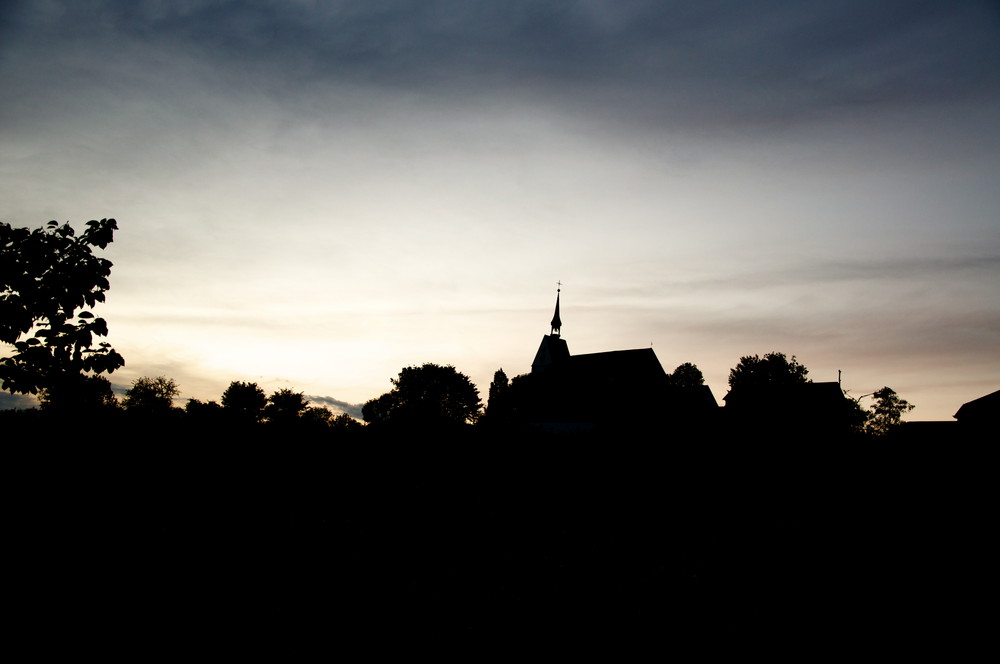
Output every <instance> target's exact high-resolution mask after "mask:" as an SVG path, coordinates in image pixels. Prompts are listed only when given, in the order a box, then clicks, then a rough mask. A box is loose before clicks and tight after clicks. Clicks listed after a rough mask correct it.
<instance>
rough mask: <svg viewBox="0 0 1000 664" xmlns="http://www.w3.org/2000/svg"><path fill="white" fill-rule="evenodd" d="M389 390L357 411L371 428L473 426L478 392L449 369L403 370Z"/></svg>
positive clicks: (460, 374) (466, 380)
mask: <svg viewBox="0 0 1000 664" xmlns="http://www.w3.org/2000/svg"><path fill="white" fill-rule="evenodd" d="M391 382H392V384H393V386H394V387H393V389H392V391H390V392H386V393H385V394H383V395H382V396H380V397H378V398H377V399H372V400H370V401H369V402H368V403H366V404H365V405H364V406H363V407H362V410H361V413H362V416H363V417H364V418H365V421H366V422H369V423H371V424H381V425H385V424H392V425H418V426H449V425H451V426H454V425H461V424H468V423H472V422H475V420H476V418H477V417H478V416H479V410H480V408H481V404H480V402H479V390H478V389H476V386H475V385H474V384H473V383H472V381H471V380H470V379H469V377H468V376H466V375H465V374H463V373H459V372H458V371H456V369H455V367H453V366H450V365H449V366H440V365H437V364H432V363H428V364H424V365H423V366H420V367H406V368H404V369H403V370H402V371H400V372H399V376H398V377H397V378H393V379H392V381H391Z"/></svg>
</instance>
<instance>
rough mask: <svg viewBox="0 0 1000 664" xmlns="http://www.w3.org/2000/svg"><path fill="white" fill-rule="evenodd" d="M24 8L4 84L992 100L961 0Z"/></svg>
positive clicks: (643, 105) (598, 98)
mask: <svg viewBox="0 0 1000 664" xmlns="http://www.w3.org/2000/svg"><path fill="white" fill-rule="evenodd" d="M36 4H37V3H23V4H22V5H21V6H20V11H18V12H14V13H13V16H14V17H15V18H9V19H8V20H7V22H6V23H5V27H4V28H3V29H4V34H3V37H4V39H5V40H6V41H8V42H9V43H14V44H16V48H12V47H11V46H10V45H8V47H7V49H6V50H7V51H8V52H15V53H17V52H27V53H30V58H28V59H25V60H21V61H20V63H19V64H21V65H25V66H28V68H27V71H29V72H31V73H30V74H26V75H25V76H24V77H23V78H21V77H16V76H15V77H16V78H21V84H22V86H32V87H33V88H34V89H35V90H37V89H39V88H42V87H44V86H45V85H47V80H50V79H51V77H52V76H55V75H57V70H58V69H59V68H65V67H70V68H71V69H72V70H75V78H77V79H78V80H79V85H80V87H81V88H83V87H86V86H94V85H95V83H96V84H97V85H98V88H101V87H103V88H105V91H106V92H111V93H125V94H126V95H127V94H129V91H130V89H133V86H140V87H144V85H143V82H142V81H143V80H144V79H146V80H148V81H149V82H151V83H152V84H153V86H154V89H159V90H165V91H172V92H181V91H182V90H183V87H184V86H185V85H188V84H190V83H191V82H194V81H199V80H200V85H202V86H207V89H210V90H217V91H219V90H221V91H225V90H227V89H229V90H235V89H239V90H241V91H243V92H244V93H247V92H250V93H259V94H262V95H264V96H271V97H273V98H275V99H283V98H285V99H301V96H302V94H303V92H304V91H306V90H312V89H315V88H316V87H329V86H333V87H345V86H347V87H350V86H363V87H370V88H386V89H395V90H397V91H410V92H412V93H415V94H419V95H431V96H443V97H446V98H451V99H454V98H456V97H463V96H464V97H469V96H471V97H477V96H482V95H487V96H500V97H508V98H511V97H513V98H516V97H518V96H523V95H524V94H525V93H526V92H527V91H531V93H532V96H534V97H536V98H541V99H550V100H557V103H559V104H560V105H562V106H565V105H566V104H570V105H571V106H573V107H574V108H576V109H577V112H582V113H597V114H599V115H600V116H601V117H602V118H604V119H608V118H609V117H615V116H621V117H631V118H632V120H633V121H642V122H653V123H656V124H660V123H662V122H664V120H667V119H673V120H678V119H682V120H683V121H685V122H688V123H696V124H704V123H709V124H712V125H725V124H728V123H733V122H744V123H745V122H754V123H760V122H770V123H774V122H789V121H801V120H803V119H809V118H811V117H813V116H815V115H816V114H824V113H828V112H829V111H830V110H831V109H839V110H838V112H840V111H842V109H843V108H844V107H858V108H870V107H872V106H885V105H900V104H912V103H920V102H927V101H933V102H937V101H941V100H943V99H954V98H965V97H968V96H970V95H972V96H979V95H983V94H985V95H987V96H990V97H992V98H996V93H997V86H998V84H1000V39H998V38H997V37H998V34H1000V17H998V15H997V12H996V10H995V7H994V6H993V5H992V4H991V3H989V2H986V1H981V2H977V1H975V0H967V1H965V2H961V1H956V2H950V3H939V2H923V3H915V2H910V1H906V0H891V1H887V2H880V3H870V2H863V1H861V0H842V1H840V2H833V3H821V4H818V5H816V4H810V5H802V4H801V3H790V2H785V1H782V0H770V1H765V2H756V3H753V4H752V5H748V4H747V3H743V2H737V1H717V2H701V3H663V2H653V1H649V2H628V3H621V2H611V1H610V0H609V1H607V2H605V1H598V0H591V1H589V2H570V1H568V0H550V1H539V0H524V1H521V2H504V3H496V2H468V1H467V0H439V1H436V2H434V1H428V2H420V3H414V2H403V1H382V2H366V3H342V2H335V3H316V4H313V3H294V2H282V3H274V2H244V1H240V2H235V1H234V2H209V3H203V2H197V3H160V2H144V3H135V2H131V1H125V0H106V1H104V2H90V3H87V2H75V3H65V4H64V3H58V2H56V3H48V4H46V5H44V7H47V8H49V9H48V10H46V9H44V8H41V9H40V8H38V7H36ZM32 44H34V45H35V46H32ZM8 57H10V56H8ZM39 63H40V64H39ZM46 63H48V64H46ZM46 72H47V73H48V74H49V76H48V77H46V76H42V77H39V76H38V74H39V73H46ZM13 74H14V72H12V71H10V70H8V76H11V75H13ZM182 79H187V80H186V82H185V80H182ZM22 91H23V89H22ZM8 96H11V95H8ZM174 103H175V104H184V103H185V101H184V97H183V95H181V96H179V97H175V99H174Z"/></svg>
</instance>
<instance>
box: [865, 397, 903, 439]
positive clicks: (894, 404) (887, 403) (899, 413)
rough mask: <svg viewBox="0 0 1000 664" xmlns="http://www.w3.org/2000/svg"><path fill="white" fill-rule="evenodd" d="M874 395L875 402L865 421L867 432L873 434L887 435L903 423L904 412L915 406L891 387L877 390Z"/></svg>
mask: <svg viewBox="0 0 1000 664" xmlns="http://www.w3.org/2000/svg"><path fill="white" fill-rule="evenodd" d="M872 396H873V397H874V398H875V403H873V404H872V405H871V407H870V408H869V412H868V419H867V421H866V422H865V432H867V433H869V434H871V435H873V436H885V435H886V434H889V433H891V432H892V431H893V430H894V429H895V428H896V427H898V426H899V425H900V424H901V423H902V417H903V415H904V414H906V413H908V412H910V411H911V410H913V409H914V408H915V406H914V405H913V404H911V403H910V402H908V401H907V400H905V399H900V398H899V395H898V394H896V391H895V390H893V389H892V388H891V387H883V388H882V389H880V390H876V391H875V392H874V393H873V394H872Z"/></svg>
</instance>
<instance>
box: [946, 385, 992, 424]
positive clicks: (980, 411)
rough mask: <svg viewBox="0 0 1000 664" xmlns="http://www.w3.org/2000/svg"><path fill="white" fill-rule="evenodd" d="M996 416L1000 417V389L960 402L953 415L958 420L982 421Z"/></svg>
mask: <svg viewBox="0 0 1000 664" xmlns="http://www.w3.org/2000/svg"><path fill="white" fill-rule="evenodd" d="M997 417H1000V390H997V391H996V392H991V393H990V394H987V395H986V396H984V397H979V398H978V399H973V400H972V401H969V402H968V403H964V404H962V407H961V408H959V409H958V412H957V413H955V415H954V418H955V419H956V420H958V421H959V422H982V421H984V420H987V419H996V418H997Z"/></svg>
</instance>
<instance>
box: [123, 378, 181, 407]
mask: <svg viewBox="0 0 1000 664" xmlns="http://www.w3.org/2000/svg"><path fill="white" fill-rule="evenodd" d="M178 394H180V390H179V389H178V388H177V383H175V382H174V379H173V378H165V377H163V376H157V377H156V378H149V377H146V376H143V377H142V378H136V379H135V380H134V381H133V382H132V387H130V388H129V389H128V390H127V391H126V392H125V398H124V399H123V400H122V406H124V407H125V410H127V411H129V412H131V413H141V414H144V415H156V414H160V415H162V414H164V413H168V412H170V410H171V409H172V408H173V406H174V397H176V396H177V395H178Z"/></svg>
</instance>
